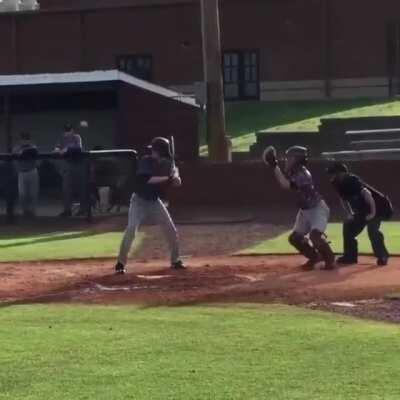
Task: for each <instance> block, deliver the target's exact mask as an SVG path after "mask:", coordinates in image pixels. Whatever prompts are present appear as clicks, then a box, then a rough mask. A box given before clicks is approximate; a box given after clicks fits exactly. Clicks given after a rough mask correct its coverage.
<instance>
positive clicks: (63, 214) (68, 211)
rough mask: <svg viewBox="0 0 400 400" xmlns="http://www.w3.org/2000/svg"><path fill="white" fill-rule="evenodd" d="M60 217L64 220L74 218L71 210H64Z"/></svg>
mask: <svg viewBox="0 0 400 400" xmlns="http://www.w3.org/2000/svg"><path fill="white" fill-rule="evenodd" d="M59 217H62V218H67V217H72V212H71V210H64V211H63V212H62V213H61V214H59Z"/></svg>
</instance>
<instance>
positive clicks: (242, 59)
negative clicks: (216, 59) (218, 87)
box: [222, 50, 260, 100]
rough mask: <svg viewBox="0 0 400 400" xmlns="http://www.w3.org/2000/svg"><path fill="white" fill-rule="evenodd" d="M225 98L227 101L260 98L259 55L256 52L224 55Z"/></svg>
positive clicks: (237, 52) (233, 52) (236, 52)
mask: <svg viewBox="0 0 400 400" xmlns="http://www.w3.org/2000/svg"><path fill="white" fill-rule="evenodd" d="M222 67H223V77H224V96H225V99H227V100H249V99H258V98H259V92H260V90H259V72H258V70H259V54H258V51H256V50H244V51H226V52H224V54H223V66H222Z"/></svg>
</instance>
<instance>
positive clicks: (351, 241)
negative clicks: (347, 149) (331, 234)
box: [328, 162, 393, 266]
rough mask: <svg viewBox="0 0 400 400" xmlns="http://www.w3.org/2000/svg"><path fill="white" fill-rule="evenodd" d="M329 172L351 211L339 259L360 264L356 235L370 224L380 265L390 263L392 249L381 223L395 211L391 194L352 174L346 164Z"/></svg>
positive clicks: (344, 263) (372, 242) (345, 207)
mask: <svg viewBox="0 0 400 400" xmlns="http://www.w3.org/2000/svg"><path fill="white" fill-rule="evenodd" d="M328 173H329V174H330V175H331V182H332V184H333V186H334V187H335V189H336V191H337V192H338V194H339V196H340V198H341V202H342V205H343V208H344V209H345V210H346V211H347V213H348V219H347V220H346V221H345V222H344V223H343V245H344V249H343V256H342V257H340V258H338V259H337V263H338V264H342V265H350V264H357V262H358V243H357V239H356V238H357V236H358V235H359V234H360V233H361V232H362V231H363V229H364V228H365V227H366V226H367V229H368V237H369V240H370V241H371V245H372V249H373V251H374V254H375V257H376V258H377V265H379V266H384V265H387V263H388V259H389V252H388V250H387V249H386V246H385V238H384V236H383V233H382V232H381V231H380V226H381V223H382V221H384V220H388V219H390V218H391V216H392V214H393V207H392V204H391V202H390V200H389V198H388V197H387V196H385V195H384V194H382V193H380V192H379V191H378V190H376V189H375V188H373V187H371V186H370V185H368V184H366V183H365V182H363V181H362V180H361V179H360V178H359V177H358V176H356V175H353V174H351V173H350V172H349V169H348V168H347V166H346V165H345V164H342V163H339V162H336V163H334V164H333V165H331V166H330V167H329V168H328Z"/></svg>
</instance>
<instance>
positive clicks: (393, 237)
mask: <svg viewBox="0 0 400 400" xmlns="http://www.w3.org/2000/svg"><path fill="white" fill-rule="evenodd" d="M399 227H400V225H399V223H398V222H386V223H383V225H382V231H383V232H384V234H385V239H386V245H387V247H388V250H389V252H390V253H391V254H393V255H394V254H400V229H399ZM327 234H328V238H329V241H331V242H332V247H333V249H334V251H335V252H337V253H340V252H342V251H343V240H342V224H338V223H333V224H330V225H329V228H328V231H327ZM288 235H289V231H287V232H285V233H283V234H282V235H280V236H278V237H276V238H274V239H270V240H266V241H264V242H261V243H257V244H255V245H254V246H252V247H250V248H248V249H244V250H241V251H240V252H239V253H240V254H244V255H245V254H271V253H273V254H275V253H276V254H295V250H294V249H293V247H291V246H290V244H289V243H288V240H287V239H288ZM358 239H359V251H360V252H361V253H366V254H371V252H372V250H371V244H370V242H369V239H368V235H367V230H366V229H365V230H364V231H363V232H362V234H361V235H360V236H359V238H358Z"/></svg>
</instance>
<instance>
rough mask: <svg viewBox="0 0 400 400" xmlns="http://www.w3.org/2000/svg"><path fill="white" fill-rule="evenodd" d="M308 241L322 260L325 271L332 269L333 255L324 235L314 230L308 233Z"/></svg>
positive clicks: (333, 263)
mask: <svg viewBox="0 0 400 400" xmlns="http://www.w3.org/2000/svg"><path fill="white" fill-rule="evenodd" d="M310 240H311V243H312V244H313V245H314V248H315V249H316V250H317V251H318V253H319V254H320V255H321V257H322V259H323V260H324V262H325V269H327V270H331V269H334V267H335V254H334V253H333V251H332V249H331V246H330V245H329V242H328V241H327V240H326V236H325V234H324V233H322V232H320V231H318V230H315V229H314V230H313V231H311V233H310Z"/></svg>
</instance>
